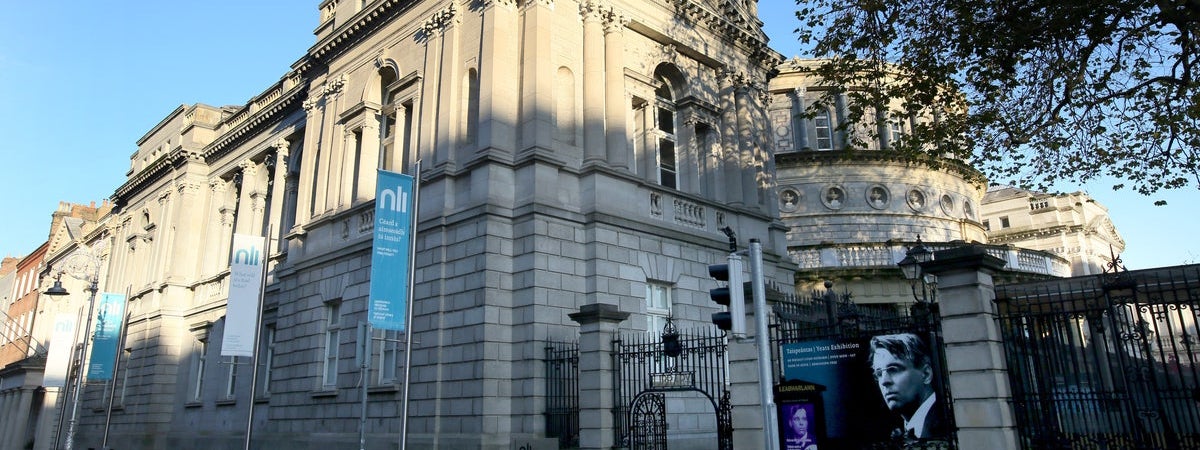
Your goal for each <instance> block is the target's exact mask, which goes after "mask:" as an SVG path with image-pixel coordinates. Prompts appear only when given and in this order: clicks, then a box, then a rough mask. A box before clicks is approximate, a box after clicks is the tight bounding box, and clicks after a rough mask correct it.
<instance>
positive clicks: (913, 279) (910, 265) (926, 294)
mask: <svg viewBox="0 0 1200 450" xmlns="http://www.w3.org/2000/svg"><path fill="white" fill-rule="evenodd" d="M932 260H933V252H931V251H929V249H928V248H925V245H924V244H922V243H921V236H920V235H918V236H917V244H916V245H914V246H912V247H910V248H909V249H908V251H906V252H904V259H901V260H900V262H898V263H896V265H897V266H900V272H901V273H903V274H904V279H906V280H908V283H909V287H911V288H912V294H913V299H914V300H916V301H917V303H929V302H932V301H934V299H933V296H934V295H935V293H936V290H935V289H930V288H929V287H930V285H933V284H936V283H937V277H936V276H934V275H933V274H929V273H924V271H922V270H921V263H924V262H928V261H932ZM918 284H920V285H921V295H920V296H919V297H918V296H917V285H918Z"/></svg>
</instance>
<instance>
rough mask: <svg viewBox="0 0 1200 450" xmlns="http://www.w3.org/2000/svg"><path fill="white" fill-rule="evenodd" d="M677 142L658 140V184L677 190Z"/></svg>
mask: <svg viewBox="0 0 1200 450" xmlns="http://www.w3.org/2000/svg"><path fill="white" fill-rule="evenodd" d="M675 170H676V169H675V142H674V141H671V140H669V139H665V138H664V139H659V140H658V182H659V184H661V185H663V186H666V187H669V188H672V189H675V188H677V187H678V184H676V172H675Z"/></svg>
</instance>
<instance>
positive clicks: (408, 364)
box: [400, 160, 421, 450]
mask: <svg viewBox="0 0 1200 450" xmlns="http://www.w3.org/2000/svg"><path fill="white" fill-rule="evenodd" d="M420 212H421V160H417V164H416V169H415V170H414V173H413V211H412V215H411V217H410V218H409V220H410V222H409V230H410V232H411V234H412V235H411V237H410V239H409V242H408V261H409V264H408V299H407V300H406V303H405V305H407V308H406V309H407V311H405V313H404V314H405V319H404V405H403V406H402V407H401V412H400V417H401V418H403V419H404V423H403V425H401V427H400V450H405V449H406V448H408V403H409V402H408V394H409V386H410V385H411V383H409V375H411V374H412V336H413V332H412V329H413V323H412V319H413V291H414V290H415V289H413V288H414V287H415V286H413V280H415V279H416V277H415V276H414V274H415V273H417V269H416V262H417V239H416V234H417V224H418V223H420V221H419V220H418V215H420Z"/></svg>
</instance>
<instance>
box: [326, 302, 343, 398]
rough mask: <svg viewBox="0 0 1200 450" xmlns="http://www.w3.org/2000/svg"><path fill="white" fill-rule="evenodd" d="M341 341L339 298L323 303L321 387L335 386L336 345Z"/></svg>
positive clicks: (336, 373)
mask: <svg viewBox="0 0 1200 450" xmlns="http://www.w3.org/2000/svg"><path fill="white" fill-rule="evenodd" d="M341 342H342V302H341V299H338V300H335V301H331V302H328V303H326V304H325V352H324V358H323V359H322V364H321V387H323V388H334V387H337V376H338V346H339V345H340V343H341Z"/></svg>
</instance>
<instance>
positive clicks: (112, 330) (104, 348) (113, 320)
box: [87, 292, 125, 381]
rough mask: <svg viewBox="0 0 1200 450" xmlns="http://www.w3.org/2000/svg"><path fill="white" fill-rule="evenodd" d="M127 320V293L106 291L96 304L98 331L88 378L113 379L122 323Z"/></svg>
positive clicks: (90, 360)
mask: <svg viewBox="0 0 1200 450" xmlns="http://www.w3.org/2000/svg"><path fill="white" fill-rule="evenodd" d="M124 322H125V295H124V294H110V293H107V292H106V293H104V294H101V295H100V303H99V304H97V305H96V331H95V332H94V333H92V336H94V337H93V338H92V357H91V359H89V360H88V371H87V379H88V380H97V381H99V380H111V379H112V373H113V364H115V363H116V361H117V347H118V346H120V345H121V324H122V323H124Z"/></svg>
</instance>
